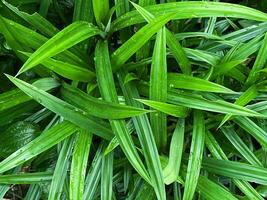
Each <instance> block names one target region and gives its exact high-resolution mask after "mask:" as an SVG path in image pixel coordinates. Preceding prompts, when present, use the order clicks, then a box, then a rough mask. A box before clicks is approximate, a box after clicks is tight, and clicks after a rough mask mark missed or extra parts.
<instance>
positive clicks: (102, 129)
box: [7, 75, 113, 139]
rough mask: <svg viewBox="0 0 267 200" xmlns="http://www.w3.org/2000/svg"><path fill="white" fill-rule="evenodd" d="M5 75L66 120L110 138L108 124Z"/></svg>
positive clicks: (110, 133)
mask: <svg viewBox="0 0 267 200" xmlns="http://www.w3.org/2000/svg"><path fill="white" fill-rule="evenodd" d="M7 77H8V78H9V79H10V80H11V81H12V82H13V83H14V84H15V85H16V86H17V87H19V88H20V89H21V90H22V91H23V92H25V93H26V94H27V95H29V96H31V97H32V98H33V99H34V100H36V101H37V102H38V103H40V104H42V105H43V106H45V107H46V108H48V109H50V110H51V111H53V112H55V113H57V114H59V115H61V116H63V117H64V118H65V119H66V120H69V121H71V122H73V123H75V124H76V125H78V126H81V127H82V128H85V129H88V130H89V131H90V132H92V133H94V134H98V135H99V136H100V137H103V138H105V139H111V138H112V135H113V134H112V132H111V131H110V129H109V128H108V125H107V124H106V123H104V122H103V121H101V120H97V119H95V118H92V117H91V116H89V115H88V114H87V113H86V112H84V111H83V110H80V109H78V108H77V107H75V106H72V105H71V104H68V103H66V102H64V101H62V100H61V99H58V98H57V97H55V96H53V95H51V94H49V93H47V92H45V91H43V90H40V89H38V88H36V87H34V86H33V85H30V84H28V83H26V82H24V81H22V80H19V79H17V78H14V77H12V76H9V75H7Z"/></svg>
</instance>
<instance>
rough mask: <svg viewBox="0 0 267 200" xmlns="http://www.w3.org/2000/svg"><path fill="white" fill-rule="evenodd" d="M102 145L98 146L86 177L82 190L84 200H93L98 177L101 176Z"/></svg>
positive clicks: (98, 181)
mask: <svg viewBox="0 0 267 200" xmlns="http://www.w3.org/2000/svg"><path fill="white" fill-rule="evenodd" d="M103 156H104V155H103V145H102V144H100V146H99V147H98V149H97V151H96V153H95V156H94V159H93V161H92V164H91V167H90V169H89V172H88V174H87V176H86V181H85V188H84V199H88V200H94V199H95V196H96V193H97V190H98V186H99V183H100V176H101V166H102V164H101V163H102V159H103Z"/></svg>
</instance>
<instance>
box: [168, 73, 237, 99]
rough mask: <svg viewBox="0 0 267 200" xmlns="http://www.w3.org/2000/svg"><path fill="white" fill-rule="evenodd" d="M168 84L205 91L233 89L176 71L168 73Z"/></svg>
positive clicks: (230, 91) (217, 91) (221, 91)
mask: <svg viewBox="0 0 267 200" xmlns="http://www.w3.org/2000/svg"><path fill="white" fill-rule="evenodd" d="M168 85H169V87H171V88H178V89H187V90H195V91H206V92H215V93H226V94H227V93H229V94H231V93H232V94H233V93H235V92H234V91H232V90H230V89H228V88H226V87H224V86H221V85H219V84H216V83H212V82H210V81H207V80H204V79H201V78H197V77H192V76H188V75H184V74H178V73H168Z"/></svg>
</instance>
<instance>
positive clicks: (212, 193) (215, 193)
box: [197, 176, 237, 200]
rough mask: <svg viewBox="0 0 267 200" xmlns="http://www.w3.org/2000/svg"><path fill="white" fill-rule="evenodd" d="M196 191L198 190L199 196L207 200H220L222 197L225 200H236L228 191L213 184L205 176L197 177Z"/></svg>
mask: <svg viewBox="0 0 267 200" xmlns="http://www.w3.org/2000/svg"><path fill="white" fill-rule="evenodd" d="M197 190H199V192H200V194H201V195H203V197H204V198H205V199H207V200H221V198H222V197H223V199H225V200H237V198H236V197H234V196H233V195H232V194H231V193H230V191H228V190H226V189H225V188H223V187H222V186H220V185H219V184H217V183H214V182H213V181H211V180H209V179H208V178H207V177H205V176H199V179H198V183H197Z"/></svg>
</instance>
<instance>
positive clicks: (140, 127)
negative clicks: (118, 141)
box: [118, 70, 166, 199]
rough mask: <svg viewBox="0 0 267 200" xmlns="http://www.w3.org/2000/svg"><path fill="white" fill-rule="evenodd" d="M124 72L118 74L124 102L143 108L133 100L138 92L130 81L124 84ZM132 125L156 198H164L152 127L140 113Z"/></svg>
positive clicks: (162, 180) (161, 173) (161, 175)
mask: <svg viewBox="0 0 267 200" xmlns="http://www.w3.org/2000/svg"><path fill="white" fill-rule="evenodd" d="M125 76H126V72H125V71H123V70H121V71H120V73H119V74H118V78H119V82H120V86H121V88H122V91H123V94H124V96H125V99H126V103H128V104H129V105H132V106H136V107H139V108H143V106H142V104H141V103H139V102H137V101H135V100H134V98H139V97H140V96H139V93H138V90H137V88H136V87H135V85H133V84H132V83H128V84H124V83H123V79H124V77H125ZM132 120H133V123H134V127H135V129H136V132H137V134H138V138H139V141H140V143H141V147H142V151H143V153H144V157H145V160H146V164H147V166H148V172H149V175H150V177H151V178H150V179H151V183H152V186H153V188H154V191H155V193H156V196H157V197H158V199H165V198H166V192H165V187H164V179H163V178H164V177H163V171H162V167H161V164H160V159H159V152H158V151H157V146H156V143H155V140H154V137H153V133H152V129H151V126H150V123H149V120H148V117H147V116H146V115H140V116H136V117H133V118H132Z"/></svg>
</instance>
